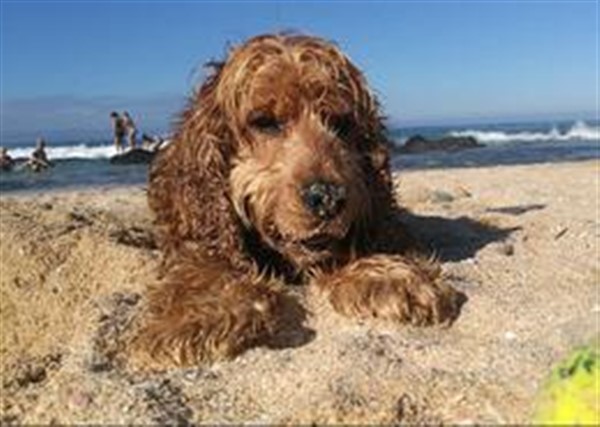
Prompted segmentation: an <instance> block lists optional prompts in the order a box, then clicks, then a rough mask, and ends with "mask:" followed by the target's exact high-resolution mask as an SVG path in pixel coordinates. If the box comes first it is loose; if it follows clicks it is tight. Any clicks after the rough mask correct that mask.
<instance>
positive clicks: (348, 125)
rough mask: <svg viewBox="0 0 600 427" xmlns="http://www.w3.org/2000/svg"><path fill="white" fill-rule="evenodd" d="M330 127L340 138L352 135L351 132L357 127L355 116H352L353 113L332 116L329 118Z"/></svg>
mask: <svg viewBox="0 0 600 427" xmlns="http://www.w3.org/2000/svg"><path fill="white" fill-rule="evenodd" d="M329 127H330V128H331V130H333V131H334V132H335V133H336V134H337V135H338V136H339V137H340V138H344V137H346V136H348V135H350V133H351V132H352V130H353V129H354V127H355V123H354V117H353V116H352V114H341V115H335V116H331V117H330V118H329Z"/></svg>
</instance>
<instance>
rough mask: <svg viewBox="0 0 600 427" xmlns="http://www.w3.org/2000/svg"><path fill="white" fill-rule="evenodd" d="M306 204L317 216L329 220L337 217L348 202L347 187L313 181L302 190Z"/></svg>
mask: <svg viewBox="0 0 600 427" xmlns="http://www.w3.org/2000/svg"><path fill="white" fill-rule="evenodd" d="M302 200H303V201H304V205H305V206H306V207H307V208H308V209H309V210H310V211H311V212H312V213H313V214H314V215H316V216H318V217H319V218H321V219H324V220H328V219H332V218H333V217H335V216H336V215H337V214H338V213H340V211H341V210H342V208H343V207H344V203H345V202H346V188H344V187H343V186H341V185H337V184H333V183H330V182H324V181H317V182H313V183H311V184H309V185H307V186H306V187H304V189H303V191H302Z"/></svg>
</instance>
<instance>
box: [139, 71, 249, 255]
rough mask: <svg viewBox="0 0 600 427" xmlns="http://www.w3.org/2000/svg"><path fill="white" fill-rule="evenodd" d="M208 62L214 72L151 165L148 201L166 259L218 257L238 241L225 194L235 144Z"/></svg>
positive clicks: (216, 76) (217, 77) (218, 75)
mask: <svg viewBox="0 0 600 427" xmlns="http://www.w3.org/2000/svg"><path fill="white" fill-rule="evenodd" d="M210 66H211V67H212V68H213V69H214V70H215V71H214V73H213V74H212V75H211V76H209V77H208V78H207V79H206V80H205V82H204V83H203V84H202V86H201V87H200V89H199V90H197V91H196V92H195V94H194V95H193V96H192V97H191V98H190V99H189V101H188V106H187V108H186V109H185V110H184V111H183V113H182V115H181V118H180V121H179V123H178V124H177V127H176V132H175V135H174V138H173V140H172V141H171V143H170V144H169V145H168V146H167V147H166V148H165V149H164V150H162V151H161V153H160V154H159V155H158V156H157V157H156V158H155V160H154V161H153V163H152V165H151V167H150V172H149V190H148V203H149V205H150V208H151V209H152V210H153V211H154V213H155V216H156V225H157V226H158V238H159V245H160V246H161V248H162V249H163V250H164V251H165V252H166V253H167V258H169V254H172V253H173V252H181V251H184V250H185V251H190V250H191V252H194V253H195V255H199V256H210V257H212V256H219V255H223V254H228V253H229V254H230V253H232V252H233V253H235V251H234V248H235V247H236V246H237V245H239V242H238V239H239V230H238V227H239V225H238V223H237V220H236V217H235V214H234V211H233V209H232V208H231V203H230V198H229V195H228V191H229V190H228V188H229V184H228V179H229V169H230V159H231V155H232V152H233V150H234V144H235V142H234V138H233V136H232V133H231V130H230V128H229V126H228V123H227V120H226V118H225V116H224V112H223V110H222V108H221V107H220V106H219V103H218V102H217V99H216V91H217V87H218V85H219V80H220V78H221V69H222V66H221V65H220V64H215V63H211V64H210ZM198 245H201V246H198Z"/></svg>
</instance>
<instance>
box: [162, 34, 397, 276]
mask: <svg viewBox="0 0 600 427" xmlns="http://www.w3.org/2000/svg"><path fill="white" fill-rule="evenodd" d="M215 68H216V71H215V73H214V75H213V76H212V77H211V78H209V79H208V81H207V82H206V83H205V84H204V85H203V87H202V88H201V90H200V91H199V93H198V95H197V96H196V98H195V99H194V100H193V101H192V103H191V106H190V108H189V109H188V110H187V111H186V112H185V113H184V116H183V121H182V126H181V129H180V132H179V133H178V136H177V137H176V141H175V144H174V145H175V146H177V144H180V145H184V144H185V146H186V147H188V151H189V150H191V151H189V152H188V154H187V156H188V158H187V159H183V162H184V163H189V162H190V161H192V162H199V163H201V166H200V169H198V168H196V173H198V174H201V175H202V174H206V171H211V172H210V173H212V175H213V177H212V178H211V179H204V185H205V186H209V185H210V182H212V181H211V180H214V176H215V175H217V176H219V177H220V179H221V180H222V184H220V185H221V186H222V187H223V190H224V194H223V196H224V197H225V198H226V199H227V201H228V203H229V204H230V208H231V211H232V212H231V213H232V215H234V216H235V218H236V220H237V221H238V222H239V223H240V224H241V225H242V227H244V228H245V229H246V230H250V231H252V232H253V233H256V234H257V235H258V236H259V238H260V240H261V241H262V243H263V244H265V245H266V246H268V247H269V248H270V249H272V250H275V251H277V252H278V253H280V254H281V255H282V256H283V257H284V258H286V259H287V260H289V261H290V262H291V263H292V264H294V265H295V266H296V267H299V268H306V267H309V266H311V265H314V264H316V263H320V262H323V261H327V260H336V259H344V258H346V257H348V256H350V255H351V253H352V252H353V251H354V250H356V248H357V245H360V244H361V242H360V240H361V239H364V238H365V236H366V234H365V233H366V230H367V229H368V228H369V224H371V223H372V222H373V221H374V220H375V219H376V218H377V217H378V216H379V214H381V213H382V212H381V211H382V209H385V208H386V207H385V206H383V205H384V204H387V203H389V200H388V198H389V191H390V184H389V181H390V179H389V165H388V151H387V143H386V140H385V137H384V134H383V130H384V129H383V126H382V123H381V118H380V116H379V111H378V106H377V102H376V100H375V99H374V97H373V96H372V95H371V93H370V91H369V89H368V87H367V85H366V82H365V79H364V77H363V76H362V74H361V73H360V71H359V70H358V69H357V68H356V67H355V66H354V65H353V64H352V63H351V62H350V60H349V59H348V58H347V57H346V56H345V55H344V54H343V53H342V52H341V51H340V50H339V49H338V48H337V47H336V46H334V45H333V44H331V43H328V42H326V41H324V40H321V39H318V38H314V37H308V36H300V35H267V36H259V37H256V38H253V39H251V40H249V41H248V42H246V43H245V44H244V45H242V46H240V47H238V48H236V49H234V50H233V51H232V52H231V53H230V55H229V57H228V58H227V60H226V61H225V62H224V63H222V64H217V65H215ZM193 147H195V149H192V148H193ZM174 149H176V148H174ZM200 185H202V184H200ZM203 208H204V209H211V208H212V207H211V206H203Z"/></svg>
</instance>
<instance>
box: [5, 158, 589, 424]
mask: <svg viewBox="0 0 600 427" xmlns="http://www.w3.org/2000/svg"><path fill="white" fill-rule="evenodd" d="M599 172H600V162H599V161H596V160H594V161H585V162H578V163H556V164H538V165H531V166H499V167H486V168H471V169H452V170H451V169H445V170H429V171H410V172H400V173H398V174H397V175H396V180H397V190H398V198H399V201H400V203H401V205H402V206H404V207H406V208H407V209H409V210H410V212H411V213H410V214H408V215H407V216H406V218H405V221H406V222H407V223H408V225H409V226H410V228H411V230H412V231H413V232H414V233H415V235H416V236H418V237H419V238H420V239H421V240H422V241H423V242H425V243H426V244H428V245H429V246H431V247H432V248H434V249H435V251H436V253H437V256H438V257H439V259H440V261H441V262H442V265H443V271H444V275H445V277H446V280H448V281H449V282H450V283H452V284H453V285H454V286H455V287H457V288H459V289H460V290H461V291H463V292H464V293H465V294H466V296H467V298H468V300H467V301H466V303H465V304H464V306H463V308H462V312H461V314H460V316H459V318H458V319H457V321H456V322H455V323H454V324H453V325H452V326H451V327H449V328H441V327H432V328H411V327H405V326H396V325H390V324H380V325H374V324H367V323H365V324H361V323H358V322H356V321H354V320H350V319H345V318H342V317H340V316H338V315H336V314H335V313H334V312H333V311H332V309H331V308H330V307H329V306H328V305H327V304H325V303H324V301H323V300H322V299H321V298H320V297H319V296H318V295H315V294H314V293H313V292H311V290H310V289H307V288H301V289H298V288H294V289H292V290H291V292H294V293H295V294H297V297H298V298H299V299H301V300H302V301H303V303H304V305H305V306H307V307H308V308H309V309H310V312H311V315H310V317H309V318H308V319H307V324H306V326H307V328H309V329H311V330H312V331H313V332H314V333H313V334H312V336H311V337H310V339H309V340H307V342H303V343H299V344H298V345H297V346H295V347H290V348H282V349H267V348H255V349H252V350H250V351H248V352H246V353H244V354H243V355H241V356H240V357H238V358H236V359H235V360H232V361H224V362H219V363H216V364H213V365H207V366H198V367H196V368H190V369H179V370H171V371H168V372H163V373H153V374H150V373H143V372H137V371H135V369H133V368H132V367H131V366H130V365H129V364H128V360H127V353H126V352H125V350H124V347H123V342H124V340H123V337H124V336H126V334H127V331H128V328H129V327H130V325H131V323H132V321H133V319H134V318H135V316H136V314H137V313H138V312H139V310H140V309H141V307H143V304H144V289H145V287H146V286H147V285H148V284H149V283H152V281H153V280H155V277H156V268H157V266H158V263H159V259H160V258H159V253H158V251H157V250H156V248H155V246H154V241H153V237H152V227H151V224H152V218H151V214H150V212H149V210H148V208H147V206H146V194H145V189H144V188H143V187H141V186H135V187H127V188H113V189H107V188H105V189H96V190H80V191H69V192H66V191H65V192H52V193H47V194H18V195H13V194H12V193H5V194H2V196H1V201H0V272H1V274H0V321H1V324H0V328H1V337H2V339H1V344H0V355H1V370H2V371H1V380H2V381H1V387H2V390H1V392H0V395H1V405H0V422H2V423H7V424H10V423H15V424H22V423H35V424H41V423H50V422H54V423H60V424H67V423H68V424H76V423H94V424H95V423H103V424H109V423H110V424H124V423H135V424H150V423H182V424H185V423H228V422H229V423H230V422H244V423H254V424H267V423H291V424H299V423H302V424H309V423H356V424H366V423H369V424H379V423H400V422H401V423H428V424H430V423H444V424H454V423H481V424H497V423H511V424H518V423H524V422H526V421H528V420H529V417H530V414H531V411H532V407H533V404H534V396H535V394H536V391H537V389H538V387H539V385H540V383H541V381H542V380H543V379H544V377H545V375H546V374H547V373H548V371H549V369H550V367H551V366H552V365H553V364H554V363H555V362H556V361H558V360H559V359H560V358H561V357H563V356H564V355H565V354H566V353H568V352H569V351H570V350H572V349H573V348H574V347H576V346H578V345H581V344H585V343H589V342H590V341H591V340H592V339H594V338H595V337H598V336H600V326H599V318H600V297H599V284H600V280H599V279H600V266H599V264H598V260H599V259H600V257H599V255H600V253H599V244H598V243H599V237H600V227H599V222H598V217H599V205H598V203H599V200H600V199H599V198H598V194H599V180H598V176H599Z"/></svg>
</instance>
